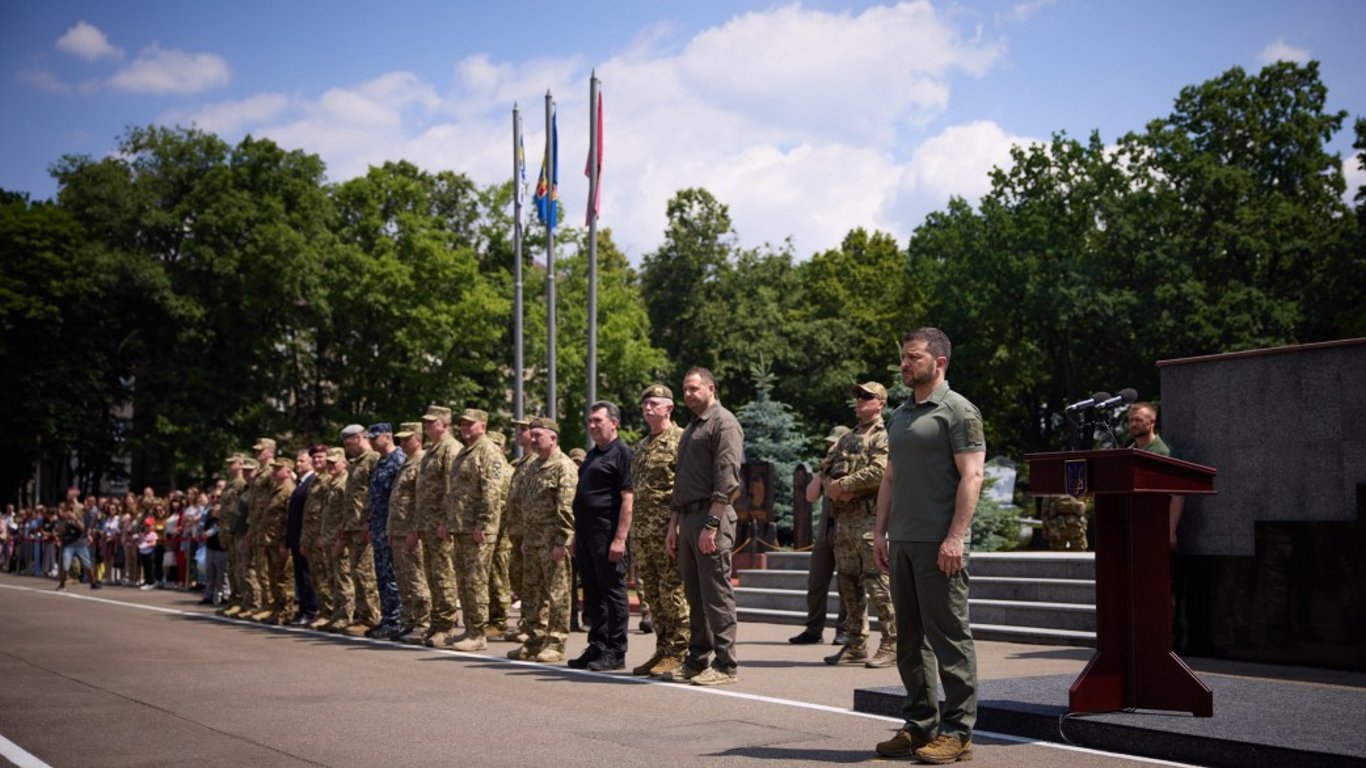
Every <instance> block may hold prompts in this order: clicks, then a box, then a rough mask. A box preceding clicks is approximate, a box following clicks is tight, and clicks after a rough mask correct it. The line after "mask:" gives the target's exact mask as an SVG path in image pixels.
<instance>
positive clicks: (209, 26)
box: [0, 0, 1366, 261]
mask: <svg viewBox="0 0 1366 768" xmlns="http://www.w3.org/2000/svg"><path fill="white" fill-rule="evenodd" d="M530 7H531V6H528V5H526V4H521V3H515V4H514V3H483V2H481V3H473V2H445V3H438V2H427V3H402V2H396V3H388V4H383V5H380V4H374V3H356V2H342V1H340V0H338V1H334V2H326V3H323V2H290V1H286V2H274V3H260V2H253V1H251V0H246V1H244V2H237V3H209V2H190V3H186V2H183V0H181V1H179V2H174V3H172V2H108V1H106V2H94V1H93V0H85V1H84V2H74V1H73V2H66V1H63V0H55V1H53V0H49V1H47V2H43V3H38V2H32V1H29V2H6V3H3V4H0V95H2V96H3V101H2V102H0V103H3V104H4V105H5V107H4V109H3V111H0V187H3V188H5V189H9V190H18V191H25V192H28V193H30V194H31V195H32V196H33V197H34V198H47V197H50V196H52V195H53V194H54V193H55V191H56V190H55V185H54V183H53V181H52V180H51V178H50V177H49V176H48V173H47V168H48V166H49V165H51V164H52V163H53V162H55V161H56V160H58V159H59V158H60V157H61V156H62V155H64V154H86V155H90V156H93V157H101V156H104V155H106V154H108V153H109V152H110V151H111V150H112V149H113V147H114V145H115V143H116V141H117V138H118V136H119V135H120V134H121V133H122V132H123V131H124V129H125V128H126V127H127V126H131V125H147V124H152V123H156V124H166V125H173V124H182V125H188V124H191V123H193V124H195V125H198V126H200V127H202V128H204V129H206V130H210V131H212V132H214V133H217V134H219V135H220V136H222V137H223V138H224V139H226V140H228V141H229V142H232V143H235V142H236V141H238V140H239V139H240V138H241V137H242V136H244V135H246V134H247V133H251V134H253V135H256V136H258V137H269V138H272V139H274V140H275V141H277V142H279V143H280V144H282V145H284V146H286V147H289V148H291V149H303V150H305V151H308V152H312V153H316V154H318V155H320V156H321V157H322V158H323V160H324V162H326V164H327V167H328V173H329V178H331V179H332V180H336V181H340V180H344V179H347V178H351V177H353V176H356V175H358V174H362V173H364V171H365V169H366V168H367V167H368V166H369V165H371V164H377V163H381V162H383V161H385V160H391V159H408V160H411V161H413V162H415V163H417V164H418V165H419V166H421V167H423V168H427V169H429V170H442V169H451V170H456V171H461V172H465V173H467V174H469V175H470V176H471V177H472V178H474V179H475V180H476V181H477V182H479V183H481V184H491V183H496V182H499V181H502V180H504V179H505V178H507V176H508V175H510V173H511V170H510V165H511V157H510V155H511V148H510V140H511V139H510V128H509V125H510V112H511V109H512V105H513V104H514V102H516V103H520V104H521V106H522V108H523V111H524V114H525V125H526V146H527V150H528V153H529V154H531V155H536V154H537V153H538V152H539V151H540V146H541V142H542V141H543V139H544V137H543V134H544V128H543V126H544V114H543V111H542V110H543V106H542V105H543V97H544V94H545V92H546V90H547V89H549V90H551V91H552V92H553V93H554V95H555V98H556V101H557V104H558V108H559V130H560V141H561V164H562V167H561V190H560V191H561V198H562V200H563V201H564V203H565V205H566V207H567V208H568V210H569V215H570V221H571V223H577V222H581V221H582V211H583V207H584V201H585V198H586V195H587V182H586V180H585V179H584V178H583V176H582V175H581V174H580V173H579V170H580V168H581V167H582V165H581V164H582V162H583V159H582V158H583V157H584V156H585V154H586V152H587V135H588V126H587V123H588V77H589V74H590V72H591V71H592V70H593V69H594V68H596V69H597V71H598V74H599V76H600V77H601V79H602V83H603V86H602V87H603V93H604V100H605V104H606V106H605V111H606V118H605V121H604V122H605V126H606V139H605V145H606V146H605V151H604V172H603V212H602V218H601V224H602V226H607V227H611V228H612V229H613V231H614V233H615V234H616V238H617V242H618V243H619V244H620V245H621V246H622V247H623V248H624V249H625V250H626V251H627V253H628V255H629V256H630V257H631V258H632V260H633V261H639V259H640V257H641V256H642V255H643V254H645V253H648V252H649V251H650V250H652V249H654V248H655V247H657V246H658V244H659V241H660V239H661V236H662V232H663V229H664V224H665V205H666V203H667V202H668V199H669V198H670V197H671V196H672V194H673V193H674V192H675V191H676V190H678V189H681V188H684V187H689V186H703V187H706V188H707V189H709V190H711V191H712V192H713V193H714V194H716V195H717V197H718V198H720V199H721V201H722V202H725V203H726V204H728V205H729V206H730V208H731V215H732V219H733V221H734V223H735V227H736V229H737V230H738V233H739V236H740V242H741V243H742V244H744V245H747V246H758V245H761V244H763V243H765V242H771V243H778V242H781V241H782V240H783V239H784V238H787V237H791V238H792V240H793V243H794V245H795V248H796V252H797V255H798V256H799V257H801V258H805V257H806V256H807V255H809V254H810V253H812V252H814V251H818V250H821V249H825V248H830V247H834V246H836V245H838V243H839V241H840V240H841V238H842V237H843V235H844V233H845V232H847V231H848V230H849V229H851V228H853V227H856V226H863V227H868V228H877V229H882V230H885V231H889V232H892V233H893V234H895V235H896V236H897V237H898V238H899V239H901V240H903V241H904V240H905V238H906V237H907V236H909V234H910V233H911V231H912V230H913V229H914V227H915V226H916V225H917V224H919V223H920V222H921V221H922V220H923V219H924V217H925V215H926V214H927V213H928V212H930V211H932V210H936V209H939V208H942V207H943V206H944V205H945V203H946V202H947V200H948V198H949V196H950V195H954V194H957V195H963V196H966V197H968V198H969V199H974V200H975V199H976V197H977V196H979V195H980V194H981V193H982V192H984V191H985V190H986V189H987V188H988V181H987V172H988V170H989V169H990V168H991V167H992V165H995V164H1002V163H1004V162H1005V160H1006V159H1007V157H1008V154H1007V153H1008V149H1009V146H1010V145H1011V143H1014V142H1022V141H1031V140H1039V139H1046V138H1048V137H1049V136H1050V135H1051V134H1052V133H1054V132H1057V131H1065V132H1067V133H1068V134H1070V135H1072V136H1076V137H1085V136H1087V135H1088V134H1089V133H1090V132H1091V131H1092V130H1099V131H1100V133H1101V137H1102V139H1103V140H1105V141H1106V142H1113V141H1114V140H1115V139H1116V138H1117V137H1118V136H1120V135H1122V134H1123V133H1124V132H1126V131H1129V130H1139V129H1141V128H1142V127H1143V125H1144V124H1145V123H1146V122H1147V121H1148V120H1151V119H1153V118H1156V117H1160V116H1163V115H1166V114H1168V113H1169V111H1170V108H1171V104H1172V101H1173V99H1174V98H1175V97H1176V95H1177V93H1178V92H1179V90H1180V89H1181V87H1183V86H1185V85H1192V84H1196V83H1199V82H1202V81H1204V80H1207V79H1210V78H1212V77H1215V76H1217V75H1218V74H1220V73H1222V72H1223V71H1225V70H1227V69H1228V68H1230V67H1233V66H1242V67H1244V68H1245V69H1248V70H1253V71H1255V70H1257V69H1259V68H1260V67H1261V66H1263V65H1264V64H1265V63H1267V62H1268V61H1271V60H1274V59H1276V58H1287V59H1292V60H1307V59H1309V58H1313V59H1316V60H1319V61H1320V62H1321V66H1322V77H1323V79H1324V81H1325V83H1326V84H1327V85H1328V87H1329V105H1330V108H1332V109H1345V110H1347V111H1348V113H1349V115H1350V116H1349V118H1348V121H1347V122H1346V124H1345V126H1344V130H1343V131H1342V132H1341V133H1340V134H1339V135H1338V136H1337V138H1336V140H1335V141H1334V143H1333V145H1332V149H1334V150H1336V151H1338V152H1340V153H1341V154H1342V156H1343V158H1344V165H1345V167H1346V170H1347V171H1348V172H1349V176H1348V178H1349V184H1350V185H1351V187H1352V188H1353V189H1355V187H1356V186H1357V185H1359V184H1366V176H1363V174H1361V173H1360V172H1358V171H1357V170H1356V167H1355V166H1356V164H1355V162H1354V161H1352V160H1351V158H1350V154H1351V141H1352V138H1351V128H1350V126H1351V121H1352V120H1353V119H1355V118H1356V117H1358V116H1366V77H1363V73H1366V45H1362V44H1361V40H1360V32H1361V30H1362V29H1363V28H1366V3H1361V2H1356V1H1354V0H1336V1H1329V0H1303V1H1301V2H1296V3H1288V2H1236V3H1235V2H1205V3H1190V2H1169V1H1167V0H1157V1H1154V2H1144V3H1121V2H1112V1H1108V0H1106V1H1102V0H1027V1H1025V2H987V1H986V0H963V1H961V2H957V3H948V2H933V3H932V2H928V0H922V1H918V2H907V3H900V4H882V5H876V4H871V3H852V2H844V3H836V2H805V3H801V4H792V3H766V2H745V1H744V0H735V1H731V2H720V1H719V0H693V1H692V2H688V3H652V2H639V1H637V2H580V3H573V4H570V3H554V4H552V3H546V4H544V5H541V6H540V7H537V8H536V10H535V12H534V13H533V12H531V11H530V10H529V8H530ZM530 174H531V175H533V176H534V174H535V168H534V167H533V168H532V169H531V170H530Z"/></svg>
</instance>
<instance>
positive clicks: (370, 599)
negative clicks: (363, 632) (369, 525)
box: [332, 531, 380, 627]
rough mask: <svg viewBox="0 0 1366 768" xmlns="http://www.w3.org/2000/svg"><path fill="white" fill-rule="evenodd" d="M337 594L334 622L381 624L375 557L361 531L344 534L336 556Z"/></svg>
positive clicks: (373, 625)
mask: <svg viewBox="0 0 1366 768" xmlns="http://www.w3.org/2000/svg"><path fill="white" fill-rule="evenodd" d="M335 573H336V579H337V594H336V605H335V606H334V607H333V611H332V619H333V621H346V622H353V623H357V624H369V625H370V626H372V627H375V626H379V621H380V616H379V605H378V601H377V600H376V599H375V556H374V552H373V550H371V548H370V545H369V544H368V543H367V542H366V541H365V534H364V533H362V532H360V531H344V532H343V533H342V551H341V554H339V555H337V565H336V571H335Z"/></svg>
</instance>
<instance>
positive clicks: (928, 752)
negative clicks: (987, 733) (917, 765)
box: [915, 733, 972, 765]
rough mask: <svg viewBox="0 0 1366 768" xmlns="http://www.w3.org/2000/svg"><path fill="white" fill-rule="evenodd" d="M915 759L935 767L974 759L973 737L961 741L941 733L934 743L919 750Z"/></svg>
mask: <svg viewBox="0 0 1366 768" xmlns="http://www.w3.org/2000/svg"><path fill="white" fill-rule="evenodd" d="M915 759H917V760H919V761H920V762H922V763H932V764H934V765H944V764H947V763H956V762H958V761H959V760H965V761H966V760H971V759H972V737H971V736H969V737H968V738H966V739H960V738H958V737H957V736H950V735H948V734H947V733H941V734H939V735H938V736H935V737H934V741H931V742H930V743H929V744H926V745H925V746H923V747H921V748H920V749H917V750H916V751H915Z"/></svg>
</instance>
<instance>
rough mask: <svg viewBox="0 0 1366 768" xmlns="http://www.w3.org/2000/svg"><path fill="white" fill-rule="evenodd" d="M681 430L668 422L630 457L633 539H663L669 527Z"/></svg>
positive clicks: (646, 438)
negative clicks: (633, 497) (670, 499)
mask: <svg viewBox="0 0 1366 768" xmlns="http://www.w3.org/2000/svg"><path fill="white" fill-rule="evenodd" d="M682 436H683V428H682V427H680V426H678V425H677V424H674V423H673V422H669V424H668V425H667V426H665V427H664V431H662V432H660V433H659V434H658V435H646V436H645V439H644V440H641V441H640V442H639V443H638V444H636V449H635V455H634V456H632V457H631V480H632V483H633V485H634V487H635V506H634V508H633V509H632V517H631V533H632V535H633V536H651V537H654V536H657V537H659V538H660V539H663V537H664V534H665V533H666V531H667V529H668V526H669V516H670V514H671V513H672V510H671V509H670V508H669V498H670V497H671V496H672V495H673V491H674V468H675V467H676V466H677V464H678V440H679V438H681V437H682Z"/></svg>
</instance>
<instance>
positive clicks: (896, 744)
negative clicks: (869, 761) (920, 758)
mask: <svg viewBox="0 0 1366 768" xmlns="http://www.w3.org/2000/svg"><path fill="white" fill-rule="evenodd" d="M929 743H930V740H929V739H927V738H925V737H924V736H921V735H919V734H917V733H912V732H910V731H908V730H906V729H905V728H902V729H901V730H899V731H897V732H896V735H895V736H893V737H892V738H890V739H888V740H886V741H879V742H878V744H877V747H876V748H875V749H876V750H877V753H878V754H879V755H881V756H883V757H910V756H911V755H914V754H915V751H916V750H917V749H920V748H921V747H923V746H925V745H927V744H929Z"/></svg>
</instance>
